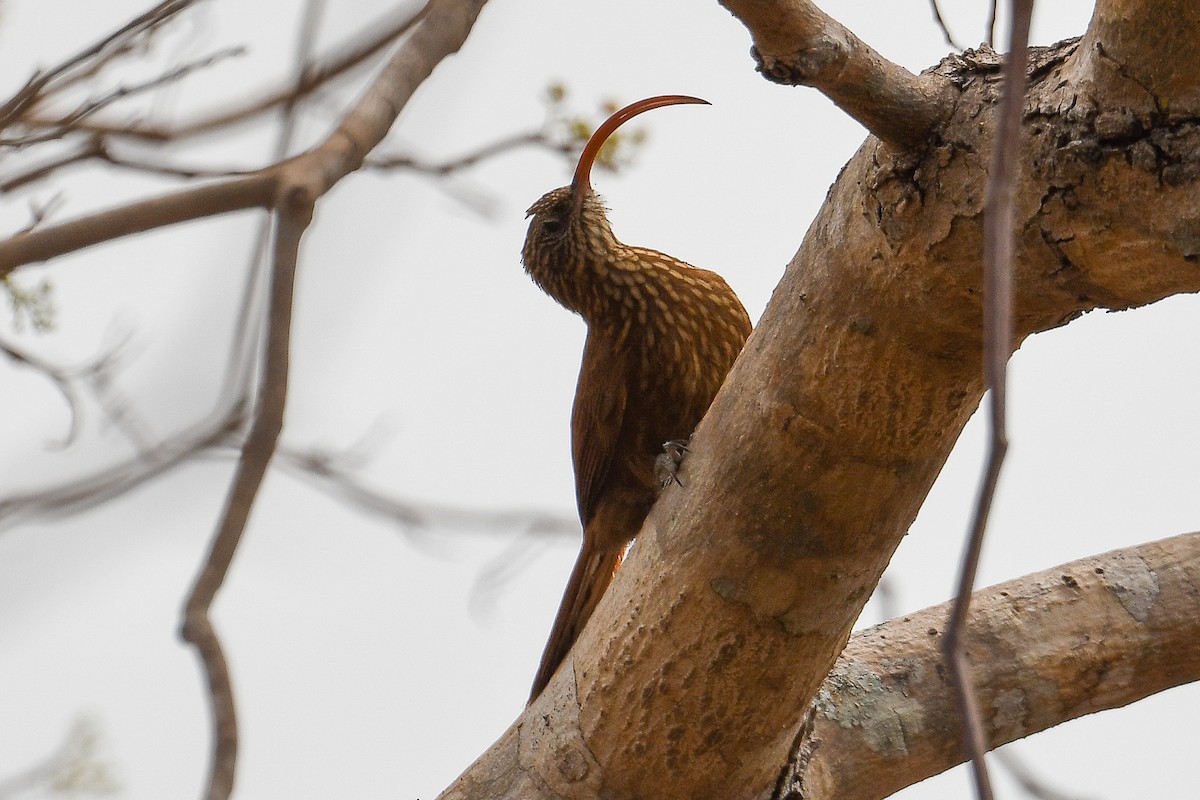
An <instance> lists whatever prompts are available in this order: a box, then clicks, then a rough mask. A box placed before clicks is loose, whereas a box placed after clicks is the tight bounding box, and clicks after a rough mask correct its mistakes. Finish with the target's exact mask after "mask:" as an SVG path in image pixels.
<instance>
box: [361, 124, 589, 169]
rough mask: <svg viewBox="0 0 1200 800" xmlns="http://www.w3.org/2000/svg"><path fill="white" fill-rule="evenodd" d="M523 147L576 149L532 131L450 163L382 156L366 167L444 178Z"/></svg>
mask: <svg viewBox="0 0 1200 800" xmlns="http://www.w3.org/2000/svg"><path fill="white" fill-rule="evenodd" d="M521 147H541V148H545V149H547V150H552V151H554V152H556V153H561V154H563V155H570V154H571V153H572V151H573V149H574V148H573V145H572V144H571V143H569V142H564V141H558V140H556V139H555V138H554V137H553V136H551V135H550V134H548V133H546V132H545V131H530V132H528V133H518V134H514V135H512V136H508V137H505V138H503V139H500V140H498V141H495V142H492V143H490V144H486V145H484V146H482V147H480V148H479V149H477V150H475V151H473V152H470V153H467V154H466V155H462V156H459V157H457V158H452V159H450V160H448V161H442V162H430V161H422V160H421V159H418V158H413V157H412V156H379V157H375V158H369V159H367V161H366V164H365V166H367V167H369V168H371V169H380V170H391V169H408V170H413V171H414V172H424V173H426V174H429V175H437V176H445V175H449V174H450V173H452V172H457V171H459V170H462V169H466V168H467V167H473V166H475V165H476V164H478V163H479V162H480V161H484V160H486V159H488V158H492V157H494V156H498V155H501V154H503V153H507V152H509V151H511V150H516V149H518V148H521Z"/></svg>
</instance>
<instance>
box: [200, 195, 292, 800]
mask: <svg viewBox="0 0 1200 800" xmlns="http://www.w3.org/2000/svg"><path fill="white" fill-rule="evenodd" d="M288 199H289V200H290V201H291V202H289V203H288V204H287V205H286V206H284V207H282V208H280V209H279V210H277V212H276V218H277V226H276V231H275V255H274V259H273V260H274V270H273V274H272V282H271V305H270V312H269V317H268V318H269V329H268V334H267V342H266V348H265V350H266V352H265V354H264V357H263V359H262V362H261V364H262V366H261V373H260V376H259V385H260V393H259V398H258V404H257V405H258V407H257V409H256V412H255V415H254V421H253V423H252V424H251V426H250V435H249V436H248V437H247V439H246V442H245V444H244V445H243V446H242V452H241V458H240V459H239V460H238V467H237V471H236V473H235V475H234V480H233V485H232V486H231V487H230V491H229V495H228V498H227V499H226V503H225V510H224V511H223V512H222V517H221V523H220V527H219V529H218V531H217V535H216V538H215V539H214V540H213V544H212V549H211V550H210V551H209V554H208V558H207V560H206V561H205V564H204V567H203V569H202V570H201V572H200V575H199V577H197V579H196V582H195V584H194V585H193V587H192V591H191V594H190V595H189V597H188V601H187V606H186V608H185V611H184V621H183V628H182V631H181V633H182V636H183V638H184V640H186V641H188V642H191V643H192V644H193V645H195V647H196V650H197V651H198V653H199V655H200V658H201V660H202V662H203V664H204V669H205V673H206V674H207V676H208V686H209V696H210V699H211V701H212V711H213V723H214V729H215V730H214V748H213V761H212V768H211V771H210V774H209V786H208V794H207V796H208V797H209V798H210V800H224V799H225V798H228V797H229V795H230V793H231V792H232V791H233V781H234V774H235V769H236V764H237V716H236V712H235V706H234V701H233V686H232V682H231V680H230V676H229V666H228V664H227V662H226V660H225V655H224V653H223V651H222V649H221V643H220V640H219V638H218V637H217V633H216V630H215V629H214V628H213V625H212V621H211V619H210V618H209V609H210V608H211V606H212V602H213V600H214V599H216V596H217V592H218V591H219V590H220V588H221V586H222V585H223V584H224V582H225V576H226V575H227V574H228V572H229V567H230V565H231V564H232V563H233V556H234V554H235V553H236V551H237V546H238V543H239V542H240V541H241V537H242V533H243V532H244V531H245V529H246V522H247V520H248V519H249V518H250V509H251V507H252V506H253V504H254V499H255V497H257V495H258V489H259V487H260V486H261V485H262V480H263V477H264V476H265V475H266V472H267V468H268V466H270V463H271V457H272V456H273V455H274V453H275V445H276V443H277V442H278V440H279V433H280V431H281V430H282V429H283V413H284V409H285V407H286V402H287V379H288V350H289V347H290V343H291V328H292V298H293V294H294V288H295V277H296V261H297V258H298V256H299V248H300V238H301V236H302V235H303V234H304V231H305V229H306V228H307V227H308V223H309V221H310V220H311V219H312V202H313V199H314V198H312V197H309V196H305V195H303V194H302V193H300V192H293V193H292V194H291V195H290V197H289V198H288Z"/></svg>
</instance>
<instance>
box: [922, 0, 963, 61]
mask: <svg viewBox="0 0 1200 800" xmlns="http://www.w3.org/2000/svg"><path fill="white" fill-rule="evenodd" d="M929 7H930V10H932V11H933V21H934V22H936V23H937V26H938V29H939V30H940V31H941V32H942V38H944V39H945V40H946V44H948V45H950V46H951V47H953V48H954V49H955V50H962V49H963V48H962V45H960V44H959V43H958V42H956V41H954V37H953V36H952V35H951V34H950V28H948V27H947V26H946V20H944V19H942V9H940V8H939V7H938V0H929Z"/></svg>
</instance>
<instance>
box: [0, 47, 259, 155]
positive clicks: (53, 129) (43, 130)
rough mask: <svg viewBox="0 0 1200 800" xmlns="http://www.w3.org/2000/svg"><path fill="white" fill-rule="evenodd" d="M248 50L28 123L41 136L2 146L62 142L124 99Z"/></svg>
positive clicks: (223, 54)
mask: <svg viewBox="0 0 1200 800" xmlns="http://www.w3.org/2000/svg"><path fill="white" fill-rule="evenodd" d="M243 52H244V49H243V48H241V47H230V48H226V49H225V50H220V51H218V52H216V53H212V54H211V55H208V56H205V57H204V58H200V59H197V60H195V61H191V62H188V63H186V64H182V65H180V66H178V67H175V68H174V69H171V70H168V71H167V72H165V73H163V74H162V75H159V76H157V77H155V78H151V79H149V80H146V81H143V82H141V83H137V84H134V85H132V86H118V87H117V88H115V89H113V90H111V91H109V92H108V93H106V94H104V95H102V96H100V97H98V98H95V99H93V100H88V101H87V102H85V103H83V104H82V105H81V106H79V107H78V108H76V109H75V110H73V111H71V112H70V113H68V114H66V115H65V116H62V117H60V118H56V119H48V120H37V121H28V120H27V121H26V126H27V127H29V128H32V129H35V130H39V132H38V133H28V134H22V135H21V136H16V137H9V138H7V139H6V138H2V137H0V147H29V146H30V145H35V144H41V143H43V142H50V141H54V140H56V139H61V138H62V137H64V136H66V135H67V134H68V133H71V132H72V131H74V130H77V129H78V128H79V127H80V123H82V122H83V121H84V120H85V119H87V118H89V117H91V116H92V115H93V114H95V113H96V112H98V111H100V110H101V109H103V108H106V107H108V106H111V105H113V104H114V103H117V102H119V101H121V100H126V99H128V98H130V97H136V96H137V95H139V94H145V93H146V92H150V91H153V90H154V89H158V88H161V87H162V86H166V85H167V84H170V83H175V82H176V81H179V80H182V79H183V78H185V77H187V76H188V75H190V74H192V73H193V72H195V71H197V70H200V69H204V68H205V67H210V66H212V65H213V64H215V63H217V62H218V61H221V60H223V59H226V58H229V57H231V56H236V55H241V54H242V53H243Z"/></svg>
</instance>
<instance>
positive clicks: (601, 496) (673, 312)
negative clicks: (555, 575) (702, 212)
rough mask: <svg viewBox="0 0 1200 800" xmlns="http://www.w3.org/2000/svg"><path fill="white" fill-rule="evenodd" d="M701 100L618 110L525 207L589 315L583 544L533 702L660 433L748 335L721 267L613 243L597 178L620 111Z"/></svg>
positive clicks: (541, 269) (580, 390) (565, 291)
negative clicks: (561, 175) (593, 181)
mask: <svg viewBox="0 0 1200 800" xmlns="http://www.w3.org/2000/svg"><path fill="white" fill-rule="evenodd" d="M703 102H704V101H703V100H698V99H696V98H692V97H682V96H679V95H668V96H664V97H652V98H649V99H647V100H642V101H640V102H638V103H634V104H633V105H630V106H627V107H626V108H623V109H621V110H620V111H618V112H617V113H616V114H614V115H613V116H612V117H610V118H609V120H607V121H606V122H605V123H604V124H603V125H601V126H600V128H599V129H597V131H596V133H595V134H593V136H592V138H591V140H590V141H589V142H588V144H587V146H586V147H585V148H584V150H583V154H582V155H581V156H580V159H579V167H578V168H577V169H576V172H575V179H574V181H573V182H572V184H571V185H570V186H565V187H563V188H561V189H555V190H554V191H552V192H550V193H548V194H546V195H545V196H543V197H542V198H541V199H540V200H538V201H537V202H536V203H534V204H533V206H532V207H531V208H530V209H529V214H528V215H529V216H531V217H533V220H532V221H531V222H530V223H529V232H528V234H527V235H526V238H525V248H524V251H523V254H522V260H523V261H524V263H525V269H526V271H527V272H528V273H529V275H530V276H531V277H532V278H533V280H534V281H535V282H536V283H537V284H538V286H540V287H541V288H542V289H543V290H545V292H546V293H547V294H549V295H550V296H551V297H553V298H554V299H555V300H557V301H558V302H559V303H561V304H562V305H564V306H566V307H567V308H568V309H570V310H571V311H574V312H576V313H578V314H579V315H580V316H582V317H583V319H584V321H585V322H586V323H587V326H588V333H587V341H586V343H585V344H584V349H583V364H582V366H581V368H580V373H579V383H578V385H577V387H576V390H575V407H574V410H573V412H572V414H571V455H572V457H573V459H574V463H575V495H576V501H577V503H578V506H579V519H580V521H581V522H582V523H583V548H582V550H581V551H580V553H579V558H578V560H577V561H576V562H575V568H574V570H573V571H572V573H571V579H570V581H569V583H568V584H567V589H566V592H565V593H564V594H563V599H562V604H561V605H560V606H559V609H558V616H557V617H556V619H555V621H554V627H553V629H552V630H551V633H550V638H549V640H548V641H547V643H546V649H545V651H544V652H543V654H542V662H541V665H540V666H539V668H538V673H537V677H536V678H534V682H533V690H532V693H531V695H530V701H531V702H532V700H533V699H534V698H536V697H537V696H538V694H540V693H541V691H542V689H544V688H545V686H546V684H547V683H548V682H549V680H550V677H551V676H552V675H553V674H554V672H555V670H556V669H557V668H558V666H559V664H560V663H561V662H562V661H563V659H564V658H566V655H567V653H568V652H569V651H570V649H571V645H572V644H573V643H574V641H575V639H576V638H577V637H578V635H579V632H580V631H581V630H582V629H583V626H584V624H585V623H586V622H587V620H588V617H590V616H591V614H592V611H593V610H594V609H595V607H596V604H597V603H599V602H600V598H601V596H602V595H603V594H604V591H605V590H606V589H607V588H608V585H609V583H610V582H611V581H612V577H613V573H614V572H615V571H616V569H617V567H619V566H620V563H621V559H622V557H623V556H624V553H625V547H626V546H627V545H628V544H629V542H630V541H631V540H632V539H633V537H634V536H635V535H637V532H638V530H639V529H640V528H641V526H642V521H643V520H644V519H645V517H646V514H647V513H649V511H650V507H651V506H652V505H653V504H654V500H655V498H656V497H657V495H658V489H659V481H658V480H657V479H656V477H655V459H656V458H657V457H658V455H659V454H660V453H662V451H663V444H664V442H667V441H669V440H672V439H686V438H687V437H688V436H690V435H691V433H692V430H693V429H694V428H695V427H696V424H697V423H698V422H699V421H700V418H701V417H703V416H704V413H705V411H707V410H708V406H709V405H710V404H711V403H712V399H713V396H714V395H716V393H717V390H718V389H719V388H720V387H721V384H722V382H724V380H725V375H726V373H728V372H729V368H730V367H731V366H732V365H733V361H734V359H735V358H736V357H737V354H738V353H739V352H740V351H741V349H742V345H743V344H744V343H745V341H746V337H747V336H748V335H749V334H750V318H749V317H748V316H747V315H746V311H745V309H744V308H742V304H741V302H740V301H739V300H738V298H737V295H735V294H734V293H733V290H732V289H730V288H729V286H728V284H726V283H725V281H724V280H723V279H722V278H721V276H720V275H717V274H716V273H714V272H709V271H707V270H703V269H698V268H697V267H693V266H691V265H689V264H685V263H683V262H682V261H678V260H676V259H674V258H671V257H670V256H668V255H665V254H663V253H659V252H657V251H655V250H649V249H646V248H642V247H630V246H628V245H625V244H622V243H621V242H619V241H617V239H616V237H615V236H613V233H612V229H611V228H610V227H609V223H608V217H607V215H606V213H605V208H604V204H603V203H602V202H601V200H600V198H599V197H597V196H596V194H595V193H594V192H593V191H592V188H591V185H590V181H589V173H590V170H591V165H592V162H593V161H594V159H595V157H596V154H597V153H598V152H599V150H600V147H601V146H602V145H603V144H604V141H605V139H607V138H608V136H609V135H611V134H612V132H613V131H614V130H616V128H617V127H618V126H620V125H621V124H622V123H623V122H625V121H626V120H628V119H630V118H631V117H633V116H636V115H637V114H640V113H642V112H643V111H648V110H650V109H652V108H657V107H659V106H664V105H672V104H675V103H703Z"/></svg>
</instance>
